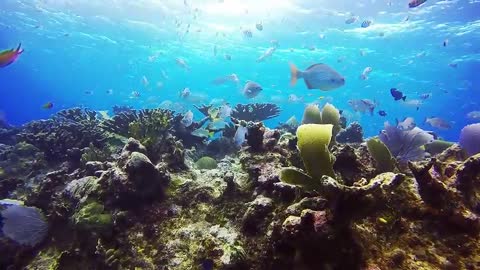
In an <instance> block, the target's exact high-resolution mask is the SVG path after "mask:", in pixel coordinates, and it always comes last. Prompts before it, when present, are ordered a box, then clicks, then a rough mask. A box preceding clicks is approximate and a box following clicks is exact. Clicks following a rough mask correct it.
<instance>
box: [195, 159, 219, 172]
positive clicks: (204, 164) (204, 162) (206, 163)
mask: <svg viewBox="0 0 480 270" xmlns="http://www.w3.org/2000/svg"><path fill="white" fill-rule="evenodd" d="M195 165H196V166H197V168H199V169H201V170H213V169H216V168H217V161H216V160H215V159H213V158H211V157H206V156H205V157H202V158H200V159H199V160H197V162H195Z"/></svg>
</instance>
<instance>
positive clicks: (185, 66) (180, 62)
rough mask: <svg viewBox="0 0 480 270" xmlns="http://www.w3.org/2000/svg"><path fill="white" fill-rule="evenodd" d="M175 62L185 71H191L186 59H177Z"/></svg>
mask: <svg viewBox="0 0 480 270" xmlns="http://www.w3.org/2000/svg"><path fill="white" fill-rule="evenodd" d="M175 62H176V63H177V65H178V66H179V67H181V68H183V69H185V70H190V67H189V66H188V64H187V62H186V61H185V59H182V58H176V59H175Z"/></svg>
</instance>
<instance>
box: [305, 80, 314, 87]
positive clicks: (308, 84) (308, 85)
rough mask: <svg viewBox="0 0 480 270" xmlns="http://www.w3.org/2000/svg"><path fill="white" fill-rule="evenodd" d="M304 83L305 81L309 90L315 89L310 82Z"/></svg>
mask: <svg viewBox="0 0 480 270" xmlns="http://www.w3.org/2000/svg"><path fill="white" fill-rule="evenodd" d="M304 81H305V85H307V88H308V89H314V87H313V86H312V85H311V84H310V83H309V82H308V80H304Z"/></svg>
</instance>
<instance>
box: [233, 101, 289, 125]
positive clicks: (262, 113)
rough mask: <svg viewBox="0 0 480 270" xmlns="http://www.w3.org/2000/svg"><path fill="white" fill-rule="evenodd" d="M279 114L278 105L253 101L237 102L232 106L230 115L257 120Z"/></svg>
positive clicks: (244, 119)
mask: <svg viewBox="0 0 480 270" xmlns="http://www.w3.org/2000/svg"><path fill="white" fill-rule="evenodd" d="M279 114H280V107H278V106H277V105H275V104H272V103H254V104H246V105H243V104H237V105H236V106H235V108H233V111H232V114H231V116H232V117H233V118H236V119H239V120H243V121H247V122H249V121H252V122H259V121H265V120H268V119H271V118H274V117H277V116H278V115H279Z"/></svg>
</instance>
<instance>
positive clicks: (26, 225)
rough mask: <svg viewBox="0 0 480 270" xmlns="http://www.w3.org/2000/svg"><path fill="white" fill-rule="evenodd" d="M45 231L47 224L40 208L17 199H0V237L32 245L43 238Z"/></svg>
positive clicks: (45, 234)
mask: <svg viewBox="0 0 480 270" xmlns="http://www.w3.org/2000/svg"><path fill="white" fill-rule="evenodd" d="M47 232H48V224H47V222H46V220H45V216H44V215H43V214H42V212H41V211H40V209H38V208H35V207H28V206H24V205H23V204H22V203H21V202H19V201H12V200H0V239H1V238H2V237H5V238H8V239H10V240H12V241H15V242H17V243H19V244H21V245H27V246H32V247H33V246H35V245H37V244H39V243H40V242H42V241H43V239H45V237H46V236H47Z"/></svg>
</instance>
